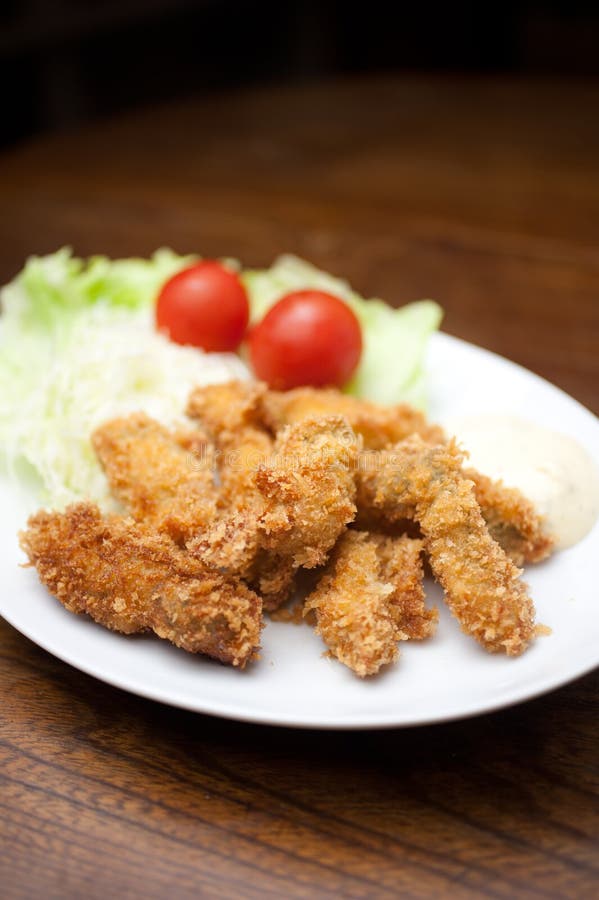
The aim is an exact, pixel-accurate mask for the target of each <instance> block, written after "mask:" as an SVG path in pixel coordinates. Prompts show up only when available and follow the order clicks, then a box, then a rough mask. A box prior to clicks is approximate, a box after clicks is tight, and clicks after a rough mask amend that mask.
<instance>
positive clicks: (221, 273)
mask: <svg viewBox="0 0 599 900" xmlns="http://www.w3.org/2000/svg"><path fill="white" fill-rule="evenodd" d="M248 319H249V304H248V298H247V294H246V292H245V288H244V287H243V285H242V283H241V281H240V280H239V278H238V277H237V275H236V274H235V272H231V271H230V270H229V269H225V267H224V266H221V264H220V263H218V262H214V261H212V260H203V261H202V262H199V263H197V264H196V265H194V266H190V267H189V268H188V269H183V271H181V272H177V274H176V275H173V277H172V278H169V280H168V281H167V282H166V284H165V285H164V286H163V288H162V290H161V291H160V294H159V295H158V301H157V303H156V324H157V326H158V328H159V329H160V330H161V331H165V332H166V333H167V334H168V336H169V337H170V339H171V340H172V341H175V342H176V343H177V344H193V345H194V346H195V347H201V348H202V349H203V350H208V351H226V350H236V349H237V347H238V346H239V344H240V343H241V341H242V340H243V336H244V334H245V331H246V328H247V324H248Z"/></svg>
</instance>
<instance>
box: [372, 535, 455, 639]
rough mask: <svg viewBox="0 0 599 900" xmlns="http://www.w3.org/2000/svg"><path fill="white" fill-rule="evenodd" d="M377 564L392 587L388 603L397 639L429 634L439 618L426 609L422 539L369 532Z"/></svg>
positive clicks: (435, 611)
mask: <svg viewBox="0 0 599 900" xmlns="http://www.w3.org/2000/svg"><path fill="white" fill-rule="evenodd" d="M370 538H371V540H373V541H374V543H375V545H376V550H377V554H378V558H379V563H380V567H381V577H382V579H383V580H384V581H386V582H388V583H389V584H391V585H392V587H393V593H392V594H390V595H389V597H388V600H387V602H388V605H389V609H390V612H391V615H392V617H393V620H394V622H395V627H396V628H397V637H398V639H399V640H401V641H408V640H412V641H422V640H424V638H427V637H430V636H431V635H432V634H433V633H434V631H435V628H436V626H437V622H438V621H439V613H438V611H437V610H436V609H427V607H426V606H425V595H424V583H423V577H424V570H423V565H422V556H421V554H422V550H423V542H422V541H421V540H414V539H412V538H410V537H407V536H405V535H404V536H400V537H390V536H389V535H382V534H371V535H370Z"/></svg>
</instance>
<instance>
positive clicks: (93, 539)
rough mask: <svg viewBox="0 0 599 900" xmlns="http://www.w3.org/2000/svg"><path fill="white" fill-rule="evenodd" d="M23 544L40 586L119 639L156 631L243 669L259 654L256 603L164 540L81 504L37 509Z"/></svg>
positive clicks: (258, 608) (255, 598)
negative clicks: (59, 510) (120, 634)
mask: <svg viewBox="0 0 599 900" xmlns="http://www.w3.org/2000/svg"><path fill="white" fill-rule="evenodd" d="M20 541H21V546H22V548H23V550H24V551H25V552H26V553H27V556H28V557H29V560H30V562H31V563H33V565H34V566H35V567H36V569H37V571H38V574H39V577H40V580H41V581H42V583H43V584H45V585H46V587H47V588H48V589H49V590H50V592H51V593H52V594H54V596H55V597H56V598H57V599H58V600H59V601H60V602H61V603H62V604H63V606H65V607H66V608H67V609H69V610H70V611H71V612H74V613H87V614H88V615H90V616H91V617H92V618H93V619H94V620H95V621H96V622H99V623H100V624H102V625H104V626H105V627H106V628H110V629H112V630H114V631H120V632H123V633H124V634H133V633H135V632H143V631H153V632H154V633H155V634H157V635H158V636H159V637H161V638H165V639H166V640H169V641H171V642H172V643H173V644H176V645H177V646H178V647H182V648H183V649H184V650H187V651H189V652H191V653H203V654H205V655H207V656H211V657H213V658H214V659H218V660H220V661H221V662H223V663H229V664H231V665H233V666H238V667H240V668H243V667H244V666H245V665H246V664H247V663H248V662H249V661H250V660H251V659H253V658H254V657H255V656H256V654H257V651H258V649H259V641H260V630H261V627H262V604H261V601H260V598H259V597H258V596H257V595H256V594H255V593H254V592H253V591H251V590H249V588H247V587H246V586H245V585H244V584H243V583H242V582H240V581H238V580H234V579H231V578H227V577H225V576H223V575H220V574H218V573H216V572H210V571H207V570H206V569H205V568H203V567H202V566H201V565H200V564H199V563H198V562H197V561H195V560H193V559H192V558H191V557H189V556H188V555H187V554H185V553H183V552H181V551H180V550H179V549H178V548H177V547H176V546H175V544H174V543H173V542H172V541H171V540H170V539H169V538H168V537H167V536H166V535H163V534H159V533H157V532H155V531H153V530H151V529H148V528H147V527H145V526H143V525H140V524H138V523H135V522H134V521H133V520H132V519H125V518H122V517H119V516H110V517H103V516H102V515H101V513H100V511H99V509H98V508H97V506H95V505H93V504H89V503H81V504H78V505H75V506H71V507H69V508H68V509H67V510H66V511H65V512H64V513H49V512H43V511H42V512H38V513H37V514H36V515H34V516H32V517H31V518H30V520H29V523H28V527H27V529H26V530H25V531H23V532H22V533H21V535H20Z"/></svg>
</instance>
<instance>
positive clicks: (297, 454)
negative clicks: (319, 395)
mask: <svg viewBox="0 0 599 900" xmlns="http://www.w3.org/2000/svg"><path fill="white" fill-rule="evenodd" d="M359 447H360V441H359V439H358V438H357V436H356V434H355V433H354V431H353V429H352V428H351V426H350V425H349V423H348V422H347V420H346V419H345V418H344V417H343V416H339V415H337V416H324V417H322V418H315V419H305V420H304V421H302V422H301V423H298V424H297V425H290V426H287V427H286V428H284V429H283V430H282V431H281V432H280V434H279V435H278V436H277V440H276V442H275V447H274V453H273V456H272V458H271V459H270V460H269V461H268V462H266V463H263V464H262V465H261V466H259V468H258V471H257V473H256V486H257V488H258V491H259V492H260V494H261V496H262V498H263V501H264V510H263V513H262V516H261V518H260V531H261V535H262V538H261V546H262V547H263V548H264V549H265V550H267V551H270V552H272V553H278V554H281V555H283V556H284V557H287V558H289V559H291V560H292V562H293V564H294V566H295V567H296V568H298V567H300V566H303V567H305V568H307V569H312V568H315V567H316V566H320V565H322V564H323V563H324V562H325V560H326V558H327V554H328V552H329V550H331V548H332V547H333V546H334V544H335V542H336V540H337V538H338V537H339V535H340V534H341V532H342V531H343V530H344V528H345V526H346V525H347V524H348V523H349V522H351V521H352V520H353V518H354V517H355V514H356V505H355V502H354V499H355V494H356V485H355V480H354V474H353V473H354V469H355V465H356V461H357V456H358V451H359Z"/></svg>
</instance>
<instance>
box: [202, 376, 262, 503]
mask: <svg viewBox="0 0 599 900" xmlns="http://www.w3.org/2000/svg"><path fill="white" fill-rule="evenodd" d="M266 391H267V387H266V385H265V384H262V383H261V382H259V381H230V382H227V383H225V384H211V385H206V386H204V387H198V388H195V389H194V390H193V391H192V392H191V394H190V396H189V400H188V402H187V415H188V416H189V417H190V418H192V419H196V420H198V421H199V422H200V423H201V425H202V427H203V428H205V429H206V431H207V433H208V434H209V435H210V437H211V438H212V440H213V441H214V443H215V444H216V447H217V449H218V461H219V465H218V469H219V474H220V481H221V485H222V494H221V506H227V505H231V504H232V505H235V506H241V505H243V504H242V503H241V502H240V494H243V493H246V492H248V491H249V492H250V493H251V491H252V490H253V487H254V474H255V472H256V469H257V467H258V466H259V465H260V463H262V462H264V461H265V460H266V459H267V458H268V457H269V456H270V454H271V452H272V449H273V439H272V437H271V435H270V433H269V432H268V430H267V429H266V427H265V426H264V424H263V413H262V402H263V399H264V395H265V394H266ZM249 500H250V498H249V497H247V496H246V497H244V498H243V503H245V504H246V505H247V503H248V502H249Z"/></svg>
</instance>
